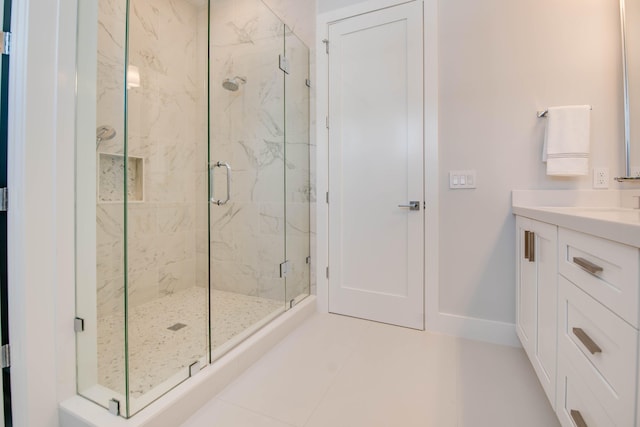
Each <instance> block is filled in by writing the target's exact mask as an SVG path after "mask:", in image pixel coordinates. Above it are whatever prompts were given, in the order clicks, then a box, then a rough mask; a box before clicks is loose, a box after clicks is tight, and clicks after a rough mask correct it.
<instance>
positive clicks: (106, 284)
mask: <svg viewBox="0 0 640 427" xmlns="http://www.w3.org/2000/svg"><path fill="white" fill-rule="evenodd" d="M99 7H100V10H99V38H98V51H99V54H98V56H99V59H98V61H99V63H98V76H99V78H98V99H97V106H98V123H99V124H110V125H113V126H114V127H115V128H116V131H117V137H116V138H114V139H113V140H111V141H105V142H103V143H102V144H101V145H100V147H99V151H101V152H105V153H116V154H123V153H124V143H123V138H122V136H123V135H124V119H123V118H124V114H125V112H124V99H123V92H124V91H123V81H122V80H123V78H122V75H123V70H124V65H123V64H124V47H125V2H124V0H100V6H99ZM203 15H206V10H204V12H203V8H202V6H201V5H198V2H191V1H186V0H134V1H132V2H131V9H130V21H129V66H130V67H131V66H134V67H136V69H135V70H134V69H132V68H129V70H130V72H132V71H137V72H138V73H139V76H140V85H139V86H138V87H130V88H129V89H128V97H129V99H128V109H127V112H126V114H127V120H128V141H127V151H128V155H129V156H135V157H138V158H142V159H143V160H142V161H143V164H144V168H143V176H142V179H143V200H142V201H140V202H130V203H129V204H128V208H127V209H128V218H127V220H128V221H127V234H128V235H127V245H128V246H127V248H128V271H127V274H128V295H129V304H130V306H136V305H139V304H142V303H145V302H149V301H151V300H153V299H155V298H158V297H161V296H164V295H167V294H171V293H173V292H176V291H179V290H182V289H186V288H189V287H192V286H196V285H201V286H204V285H206V282H207V274H206V272H207V270H206V268H205V269H203V268H202V262H201V260H199V257H198V254H199V251H202V249H203V248H204V250H205V252H206V246H207V235H206V233H202V232H201V230H199V228H200V227H199V225H198V224H199V222H198V221H199V219H201V218H202V217H204V218H206V215H207V214H206V209H207V206H206V202H204V201H205V200H206V167H207V159H206V149H207V141H206V119H207V116H206V114H207V113H206V84H205V83H206V80H205V76H206V35H207V32H206V20H203ZM203 26H204V29H203V28H202V27H203ZM203 37H204V40H203ZM203 47H204V52H205V53H204V55H205V59H204V61H203V60H202V58H199V57H201V56H202V51H203ZM130 83H132V82H131V81H130ZM98 173H100V171H98ZM123 208H124V207H123V203H122V202H110V203H99V205H98V209H97V226H98V232H97V237H98V266H97V276H98V313H99V315H105V314H110V313H113V312H116V311H121V310H122V309H123V299H122V294H123V292H124V288H123V283H124V282H123V276H124V267H123V265H124V257H123V252H124V250H123V248H124V227H123V224H124V218H123V217H124V214H123ZM202 210H204V213H203V212H199V211H202Z"/></svg>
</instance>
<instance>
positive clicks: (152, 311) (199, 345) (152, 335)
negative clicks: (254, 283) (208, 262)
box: [97, 287, 285, 399]
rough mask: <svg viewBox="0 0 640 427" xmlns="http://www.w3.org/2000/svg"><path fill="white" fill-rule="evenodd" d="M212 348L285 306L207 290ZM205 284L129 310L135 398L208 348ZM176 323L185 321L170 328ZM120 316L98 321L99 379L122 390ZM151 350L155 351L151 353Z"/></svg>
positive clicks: (122, 340)
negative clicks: (209, 303)
mask: <svg viewBox="0 0 640 427" xmlns="http://www.w3.org/2000/svg"><path fill="white" fill-rule="evenodd" d="M211 292H212V294H211V312H212V317H211V340H212V345H213V348H214V349H216V348H218V347H219V346H222V345H223V344H225V343H227V342H229V341H230V340H232V339H233V338H234V337H235V336H237V335H239V334H241V333H243V332H244V331H246V330H247V329H250V328H251V327H252V326H253V325H256V324H258V323H260V322H261V321H262V319H265V318H268V317H270V316H274V315H275V314H277V313H280V312H283V311H284V309H285V304H284V301H274V300H270V299H266V298H260V297H254V296H249V295H242V294H237V293H233V292H224V291H218V290H212V291H211ZM207 295H208V293H207V289H205V288H199V287H192V288H189V289H187V290H184V291H180V292H175V293H173V294H170V295H167V296H164V297H162V298H158V299H155V300H153V301H151V302H149V303H147V304H143V305H140V306H137V307H134V308H132V309H131V312H130V313H129V322H128V326H129V369H130V376H129V387H130V392H131V396H132V397H133V398H136V399H137V398H140V397H141V396H143V395H144V394H145V393H147V392H149V391H150V390H152V389H154V388H155V387H156V386H158V385H160V384H162V383H163V382H164V381H166V380H167V379H169V378H171V377H172V376H173V375H175V374H176V373H177V372H179V371H180V370H181V369H184V368H186V367H188V366H189V365H190V364H191V363H193V362H194V361H196V360H199V359H201V358H206V355H207V348H208V340H209V336H208V331H207V328H208V310H209V307H208V303H207ZM177 324H182V325H185V326H184V327H182V328H180V329H178V330H176V331H172V330H170V329H169V327H171V326H173V325H177ZM123 331H124V317H123V315H122V314H115V315H110V316H105V317H103V318H101V319H100V320H99V321H98V343H97V344H98V381H99V383H100V384H101V385H103V386H104V387H107V388H109V389H111V390H114V391H116V392H118V393H120V394H124V385H125V383H124V380H125V378H124V333H123ZM150 354H152V355H153V357H149V355H150Z"/></svg>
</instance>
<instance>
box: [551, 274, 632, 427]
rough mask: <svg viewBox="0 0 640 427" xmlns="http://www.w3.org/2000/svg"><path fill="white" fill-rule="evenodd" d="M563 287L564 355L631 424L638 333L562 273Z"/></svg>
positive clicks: (602, 402)
mask: <svg viewBox="0 0 640 427" xmlns="http://www.w3.org/2000/svg"><path fill="white" fill-rule="evenodd" d="M559 286H560V288H559V303H560V313H559V314H560V323H559V325H558V326H559V336H558V338H559V343H558V348H559V358H563V359H564V360H565V361H567V362H569V363H570V364H571V366H572V367H573V369H574V371H575V372H576V373H577V374H578V375H580V377H581V381H583V382H584V383H585V384H586V385H587V387H588V388H589V389H590V391H591V393H592V394H593V395H594V396H595V397H596V398H597V400H598V402H600V405H601V406H602V407H603V408H604V410H605V411H606V412H607V413H608V414H609V416H611V417H613V418H614V419H615V420H616V421H618V422H619V423H620V424H616V425H628V426H631V425H632V424H633V419H634V417H635V409H634V408H635V397H636V387H635V384H636V376H637V375H636V373H637V365H636V360H637V359H636V358H637V352H638V332H637V331H636V330H635V329H634V328H633V327H632V326H630V325H629V324H628V323H626V322H625V321H624V320H622V319H621V318H619V317H618V316H616V315H615V314H614V313H612V312H611V311H610V310H609V309H607V308H606V307H604V306H603V305H602V304H600V303H599V302H597V301H596V300H594V299H593V298H591V297H590V296H589V295H587V294H586V293H585V292H584V291H582V290H580V289H578V288H577V287H576V286H574V285H573V284H572V283H571V282H569V281H568V280H566V279H565V278H564V277H562V276H560V277H559ZM596 425H597V424H596Z"/></svg>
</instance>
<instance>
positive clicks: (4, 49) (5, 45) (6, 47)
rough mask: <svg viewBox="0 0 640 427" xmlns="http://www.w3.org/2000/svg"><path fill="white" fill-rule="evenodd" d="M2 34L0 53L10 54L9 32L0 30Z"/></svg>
mask: <svg viewBox="0 0 640 427" xmlns="http://www.w3.org/2000/svg"><path fill="white" fill-rule="evenodd" d="M0 34H1V35H2V46H0V53H1V54H3V55H10V54H11V33H9V32H7V33H5V32H4V31H0Z"/></svg>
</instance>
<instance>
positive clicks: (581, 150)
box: [542, 105, 591, 176]
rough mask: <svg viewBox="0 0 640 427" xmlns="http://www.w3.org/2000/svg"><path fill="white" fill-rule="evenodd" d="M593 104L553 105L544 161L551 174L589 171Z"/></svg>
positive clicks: (545, 142)
mask: <svg viewBox="0 0 640 427" xmlns="http://www.w3.org/2000/svg"><path fill="white" fill-rule="evenodd" d="M590 127H591V106H590V105H569V106H565V107H550V108H549V110H548V113H547V131H546V133H545V137H544V148H543V151H542V161H543V162H547V175H555V176H578V175H588V174H589V142H590Z"/></svg>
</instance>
